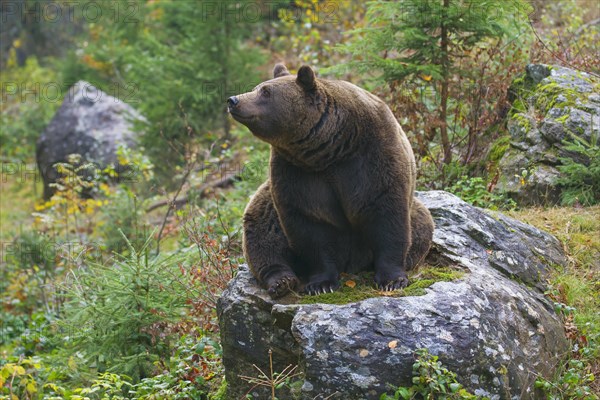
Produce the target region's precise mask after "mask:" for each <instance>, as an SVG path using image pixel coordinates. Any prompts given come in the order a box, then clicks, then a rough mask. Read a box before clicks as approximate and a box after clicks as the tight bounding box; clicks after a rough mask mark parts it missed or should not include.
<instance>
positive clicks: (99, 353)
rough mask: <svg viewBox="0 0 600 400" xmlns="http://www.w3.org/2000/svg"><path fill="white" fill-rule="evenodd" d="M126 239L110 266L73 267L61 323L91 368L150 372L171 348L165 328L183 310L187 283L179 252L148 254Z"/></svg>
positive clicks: (135, 376) (135, 375) (141, 375)
mask: <svg viewBox="0 0 600 400" xmlns="http://www.w3.org/2000/svg"><path fill="white" fill-rule="evenodd" d="M149 243H150V240H147V241H146V243H145V244H144V246H143V247H142V248H141V249H134V248H133V247H132V246H131V244H129V246H130V248H129V255H128V256H127V257H124V256H120V257H118V259H117V261H115V263H114V264H113V265H102V264H91V265H89V266H87V267H82V268H80V269H78V270H74V271H72V275H71V280H70V284H69V285H68V286H67V288H66V289H67V290H68V294H69V297H70V302H69V304H68V306H67V307H66V310H65V321H64V324H65V328H66V329H69V332H72V336H71V337H72V344H73V347H74V349H75V350H77V351H82V352H83V353H84V354H85V356H86V358H87V360H88V362H89V363H90V366H91V367H95V368H97V369H98V370H99V371H101V372H102V371H109V372H115V373H119V374H125V375H128V376H131V377H132V378H133V379H134V380H138V379H140V378H145V377H148V376H150V375H151V373H152V370H153V367H152V363H153V362H154V361H156V360H158V359H160V358H165V357H168V355H169V354H170V351H171V344H170V340H171V337H170V335H169V327H170V325H171V324H172V323H174V322H176V321H178V320H179V319H180V318H181V317H182V316H183V315H184V312H185V301H186V298H185V294H186V291H187V288H186V287H185V285H184V284H183V283H182V282H181V281H180V280H179V275H180V274H181V272H180V270H179V264H180V263H181V262H183V258H182V257H181V255H180V254H176V255H171V256H154V257H152V256H150V255H149V249H148V245H149Z"/></svg>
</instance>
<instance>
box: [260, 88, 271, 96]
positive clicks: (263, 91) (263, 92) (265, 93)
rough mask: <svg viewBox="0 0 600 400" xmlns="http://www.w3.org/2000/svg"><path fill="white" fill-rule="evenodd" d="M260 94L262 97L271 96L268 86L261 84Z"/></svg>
mask: <svg viewBox="0 0 600 400" xmlns="http://www.w3.org/2000/svg"><path fill="white" fill-rule="evenodd" d="M260 95H261V96H263V97H267V98H268V97H271V90H269V88H268V87H266V86H263V87H262V88H260Z"/></svg>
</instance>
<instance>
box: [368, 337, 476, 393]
mask: <svg viewBox="0 0 600 400" xmlns="http://www.w3.org/2000/svg"><path fill="white" fill-rule="evenodd" d="M416 355H417V361H416V362H415V363H414V364H413V375H414V377H413V379H412V380H413V385H412V386H410V387H399V388H398V389H396V391H395V392H394V394H393V397H392V396H391V395H388V394H382V395H381V397H380V400H400V399H403V400H409V399H410V400H412V399H431V400H433V399H436V400H461V399H464V400H476V399H479V398H480V397H478V396H475V395H473V394H471V393H469V392H468V391H467V390H466V389H464V388H463V386H462V385H461V384H460V383H458V381H457V380H456V374H455V373H454V372H451V371H449V370H448V369H447V368H445V367H444V366H443V365H442V363H441V362H439V361H438V357H437V356H434V355H431V354H429V351H428V350H427V349H419V350H417V351H416Z"/></svg>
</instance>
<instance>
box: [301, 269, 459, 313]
mask: <svg viewBox="0 0 600 400" xmlns="http://www.w3.org/2000/svg"><path fill="white" fill-rule="evenodd" d="M463 275H464V272H463V271H461V270H458V269H455V268H452V267H434V266H423V267H421V268H419V269H418V270H417V271H415V272H414V273H413V274H412V275H409V281H410V284H409V285H408V286H407V287H406V288H404V289H399V290H394V291H391V292H383V291H380V290H377V289H375V287H374V286H373V273H361V274H358V275H350V274H343V275H342V279H341V280H340V286H341V287H340V289H338V290H337V291H335V292H333V293H324V294H319V295H315V296H310V295H305V296H302V297H300V299H299V301H298V303H299V304H316V303H324V304H348V303H354V302H357V301H362V300H366V299H369V298H372V297H382V296H385V297H406V296H422V295H424V294H425V293H426V291H425V289H426V288H428V287H430V286H431V285H433V284H434V283H436V282H450V281H453V280H456V279H459V278H461V277H462V276H463Z"/></svg>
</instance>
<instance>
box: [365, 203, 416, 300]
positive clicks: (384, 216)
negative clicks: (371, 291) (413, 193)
mask: <svg viewBox="0 0 600 400" xmlns="http://www.w3.org/2000/svg"><path fill="white" fill-rule="evenodd" d="M392 204H393V203H392ZM395 204H396V206H398V202H395ZM387 208H388V207H386V206H385V205H381V206H380V207H376V208H375V209H374V210H373V212H372V213H371V214H370V215H369V217H368V218H366V219H365V221H366V222H365V225H364V233H365V238H366V239H367V241H368V243H369V247H370V248H371V249H372V250H373V264H374V267H375V277H374V280H375V285H376V287H377V288H378V289H379V290H384V291H391V290H396V289H402V288H404V287H406V286H408V276H407V275H406V270H407V265H406V259H407V254H408V250H409V248H410V245H411V225H410V213H409V211H408V204H406V205H402V206H399V207H397V208H396V209H391V210H389V209H387Z"/></svg>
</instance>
